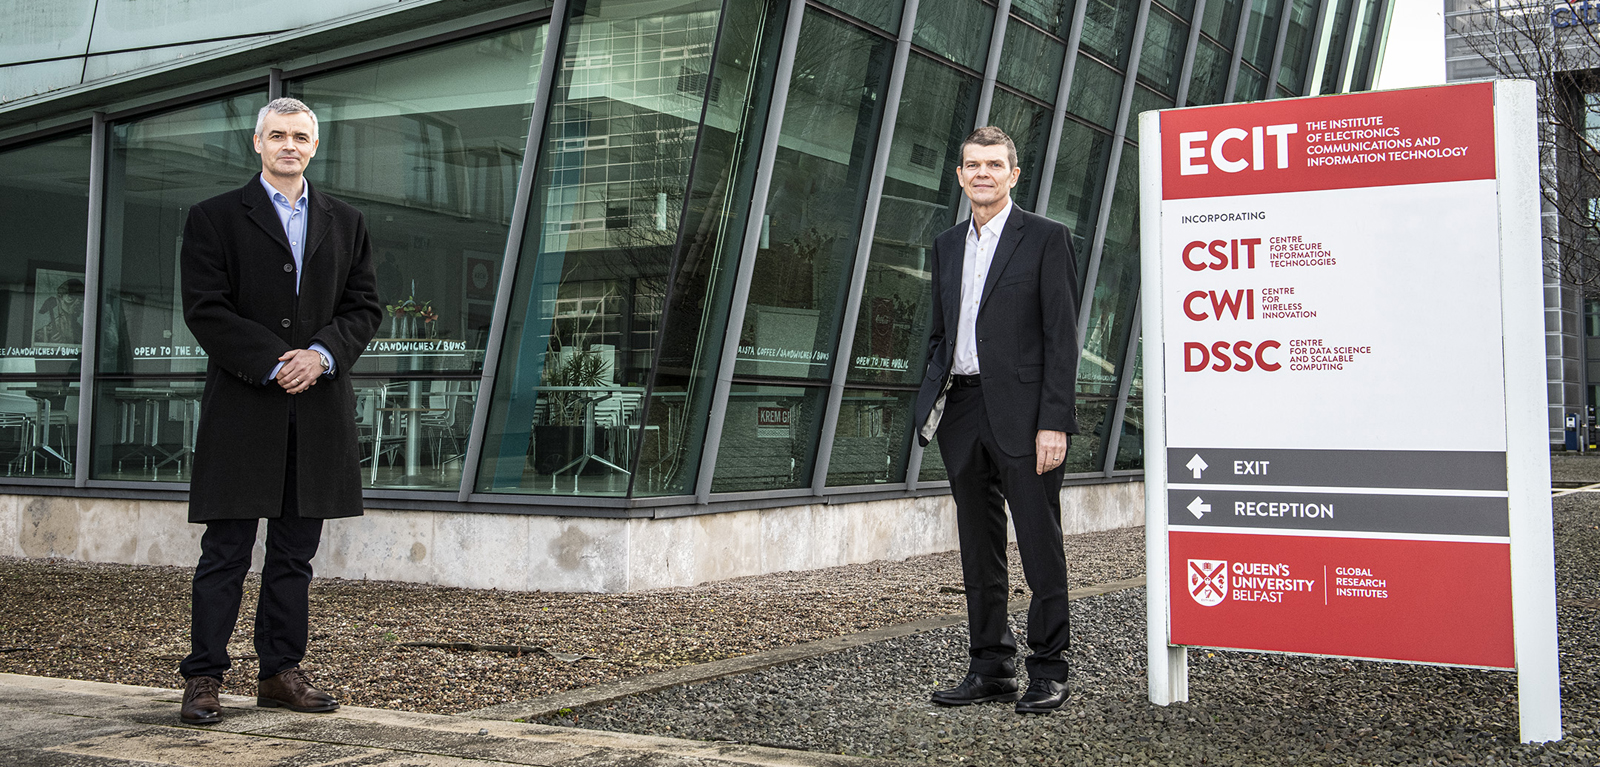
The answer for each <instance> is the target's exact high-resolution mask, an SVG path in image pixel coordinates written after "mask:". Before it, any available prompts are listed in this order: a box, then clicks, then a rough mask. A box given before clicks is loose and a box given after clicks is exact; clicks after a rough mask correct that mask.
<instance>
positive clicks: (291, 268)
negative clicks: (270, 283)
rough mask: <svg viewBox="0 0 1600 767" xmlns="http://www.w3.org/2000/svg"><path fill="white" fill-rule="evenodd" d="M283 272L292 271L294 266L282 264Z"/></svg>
mask: <svg viewBox="0 0 1600 767" xmlns="http://www.w3.org/2000/svg"><path fill="white" fill-rule="evenodd" d="M283 270H284V271H286V272H292V271H294V264H284V265H283Z"/></svg>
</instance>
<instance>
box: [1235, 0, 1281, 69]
mask: <svg viewBox="0 0 1600 767" xmlns="http://www.w3.org/2000/svg"><path fill="white" fill-rule="evenodd" d="M1281 13H1283V0H1255V2H1253V3H1251V4H1250V26H1249V27H1248V28H1247V29H1246V31H1245V36H1244V60H1245V61H1247V62H1249V63H1250V64H1251V65H1253V66H1254V67H1255V68H1256V69H1260V70H1266V69H1268V68H1269V67H1271V66H1272V52H1273V50H1274V49H1275V48H1276V46H1277V44H1278V19H1280V18H1282V16H1280V14H1281Z"/></svg>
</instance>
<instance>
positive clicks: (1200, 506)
mask: <svg viewBox="0 0 1600 767" xmlns="http://www.w3.org/2000/svg"><path fill="white" fill-rule="evenodd" d="M1208 511H1211V504H1209V503H1206V502H1204V501H1202V500H1200V496H1198V495H1197V496H1195V497H1194V500H1192V501H1190V502H1189V513H1190V514H1193V515H1194V518H1195V519H1204V518H1205V516H1206V512H1208Z"/></svg>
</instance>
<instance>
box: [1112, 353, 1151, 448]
mask: <svg viewBox="0 0 1600 767" xmlns="http://www.w3.org/2000/svg"><path fill="white" fill-rule="evenodd" d="M1115 468H1116V469H1117V470H1118V471H1125V470H1133V469H1142V468H1144V353H1143V352H1142V351H1141V350H1140V349H1139V347H1138V346H1135V347H1134V352H1133V381H1132V382H1130V385H1129V387H1128V406H1127V408H1125V409H1124V410H1123V414H1122V437H1121V438H1120V440H1119V441H1118V442H1117V461H1116V464H1115Z"/></svg>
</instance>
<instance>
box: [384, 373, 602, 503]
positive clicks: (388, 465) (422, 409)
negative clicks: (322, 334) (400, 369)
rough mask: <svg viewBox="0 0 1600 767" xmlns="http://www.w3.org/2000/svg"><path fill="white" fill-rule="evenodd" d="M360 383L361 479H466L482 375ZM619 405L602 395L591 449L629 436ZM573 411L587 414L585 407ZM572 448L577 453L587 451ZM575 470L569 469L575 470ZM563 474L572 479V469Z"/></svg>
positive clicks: (408, 484)
mask: <svg viewBox="0 0 1600 767" xmlns="http://www.w3.org/2000/svg"><path fill="white" fill-rule="evenodd" d="M353 382H354V384H355V390H356V435H357V440H358V443H359V445H360V452H361V481H362V484H364V485H366V486H367V487H377V488H420V489H430V488H431V489H454V488H457V487H460V486H461V467H462V464H463V462H464V461H465V459H466V454H467V432H468V431H470V430H471V429H472V406H473V403H474V402H476V401H477V395H478V379H476V378H470V379H459V378H457V379H451V378H434V379H422V378H417V377H406V378H377V377H372V376H362V377H358V378H355V379H354V381H353ZM616 404H618V403H615V402H610V403H607V402H601V403H599V405H598V406H597V409H596V418H597V420H598V421H599V423H598V425H597V427H596V428H595V430H594V433H595V435H596V436H597V438H598V439H599V440H600V444H599V445H598V446H597V447H596V448H595V450H594V451H589V452H600V451H607V450H611V449H615V448H617V447H618V446H619V444H620V443H621V441H623V440H626V439H628V437H629V436H630V432H628V431H627V430H626V429H621V428H618V427H619V426H620V425H621V423H620V421H621V417H622V415H623V414H622V413H620V412H619V411H618V410H617V409H616V407H615V405H616ZM569 410H570V411H577V413H578V415H580V416H581V415H583V413H582V411H581V409H580V408H578V407H572V408H569ZM571 420H580V419H579V418H577V417H574V418H572V419H571ZM573 431H577V432H578V439H577V440H576V442H578V444H579V445H581V444H582V436H583V434H582V432H581V430H573ZM572 452H573V456H572V457H573V458H579V457H582V456H584V455H587V454H588V453H586V452H584V451H578V450H574V451H572ZM545 457H546V458H548V454H546V456H545ZM561 463H562V464H563V465H565V464H566V463H567V461H562V462H561ZM576 473H577V472H569V474H570V475H571V476H575V475H576ZM586 473H587V472H586ZM564 478H565V479H568V480H569V481H570V476H565V477H564Z"/></svg>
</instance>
